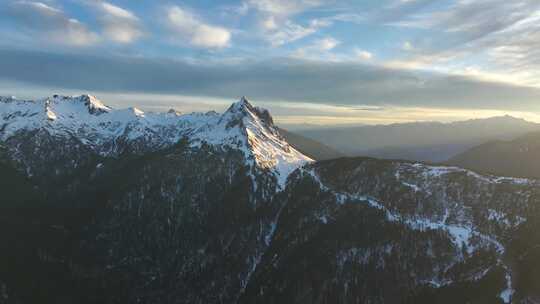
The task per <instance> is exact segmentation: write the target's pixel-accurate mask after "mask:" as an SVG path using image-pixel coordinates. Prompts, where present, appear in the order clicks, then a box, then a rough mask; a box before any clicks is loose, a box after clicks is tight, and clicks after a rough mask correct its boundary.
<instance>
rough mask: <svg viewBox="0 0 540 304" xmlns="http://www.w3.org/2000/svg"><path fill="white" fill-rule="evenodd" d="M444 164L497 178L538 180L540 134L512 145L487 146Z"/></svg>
mask: <svg viewBox="0 0 540 304" xmlns="http://www.w3.org/2000/svg"><path fill="white" fill-rule="evenodd" d="M446 163H448V164H451V165H455V166H460V167H464V168H470V169H472V170H477V171H480V172H488V173H492V174H498V175H507V176H516V177H528V178H540V133H531V134H528V135H526V136H523V137H520V138H517V139H515V140H511V141H492V142H488V143H485V144H482V145H479V146H476V147H474V148H471V149H469V150H467V151H466V152H463V153H461V154H459V155H457V156H455V157H453V158H451V159H450V160H448V161H447V162H446Z"/></svg>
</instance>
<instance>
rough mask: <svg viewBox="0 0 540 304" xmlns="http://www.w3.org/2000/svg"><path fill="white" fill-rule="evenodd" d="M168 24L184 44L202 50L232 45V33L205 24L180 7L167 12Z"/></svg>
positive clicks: (171, 8) (173, 7)
mask: <svg viewBox="0 0 540 304" xmlns="http://www.w3.org/2000/svg"><path fill="white" fill-rule="evenodd" d="M166 18H167V23H168V26H169V28H170V29H171V30H172V31H173V33H174V34H176V35H179V38H180V40H181V41H182V42H183V43H187V44H190V45H192V46H195V47H200V48H210V49H214V48H225V47H228V46H229V45H230V41H231V32H230V31H229V30H228V29H226V28H224V27H219V26H215V25H211V24H208V23H205V22H204V21H203V20H201V18H199V17H198V16H197V15H195V14H193V13H192V12H190V11H188V10H186V9H184V8H181V7H179V6H171V7H169V8H168V10H167V16H166Z"/></svg>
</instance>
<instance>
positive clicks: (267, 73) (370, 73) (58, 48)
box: [0, 0, 540, 129]
mask: <svg viewBox="0 0 540 304" xmlns="http://www.w3.org/2000/svg"><path fill="white" fill-rule="evenodd" d="M57 93H58V94H67V95H75V94H82V93H90V94H93V95H96V96H97V97H98V98H100V99H101V100H103V101H104V102H105V103H106V104H109V105H112V106H115V107H120V108H121V107H127V106H137V107H140V108H142V109H144V110H151V111H162V110H167V109H169V108H175V109H177V110H180V111H183V112H191V111H206V110H213V109H214V110H218V111H220V110H224V109H225V108H226V107H227V106H228V105H229V104H230V103H231V102H233V101H235V100H237V99H238V98H239V97H240V96H243V95H245V96H247V97H248V98H249V99H250V100H251V101H252V102H253V103H254V104H256V105H260V106H263V107H266V108H269V109H270V111H271V112H272V113H273V116H274V118H275V120H276V121H277V122H278V123H279V124H280V125H282V126H286V127H289V128H291V129H294V128H312V127H332V126H341V125H355V124H387V123H395V122H407V121H455V120H463V119H469V118H482V117H490V116H496V115H505V114H509V115H513V116H517V117H522V118H525V119H529V120H533V121H540V1H538V0H512V1H508V0H223V1H216V0H186V1H174V0H173V1H160V0H152V1H150V0H138V1H133V0H132V1H128V0H109V1H100V0H42V1H28V0H2V1H0V95H14V96H17V97H19V98H35V97H43V96H50V95H52V94H57Z"/></svg>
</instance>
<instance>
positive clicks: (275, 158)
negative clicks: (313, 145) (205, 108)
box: [0, 95, 540, 304]
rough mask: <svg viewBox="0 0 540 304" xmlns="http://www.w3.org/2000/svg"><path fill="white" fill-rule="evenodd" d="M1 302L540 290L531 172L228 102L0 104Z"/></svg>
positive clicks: (503, 298) (321, 299)
mask: <svg viewBox="0 0 540 304" xmlns="http://www.w3.org/2000/svg"><path fill="white" fill-rule="evenodd" d="M0 187H1V188H0V189H1V190H2V202H1V204H0V238H2V240H3V242H0V303H23V304H24V303H37V302H39V303H60V304H64V303H65V304H67V303H75V302H76V303H201V304H202V303H216V304H217V303H316V304H326V303H343V304H346V303H377V304H387V303H391V304H392V303H415V304H417V303H421V304H423V303H426V304H427V303H448V304H450V303H452V304H454V303H486V304H487V303H489V304H491V303H523V304H529V303H537V302H538V301H539V300H540V292H539V291H538V288H537V287H538V284H539V283H540V276H539V275H538V274H539V273H540V271H537V270H538V269H540V263H539V262H538V261H540V250H539V248H540V246H539V245H538V244H540V232H539V231H540V229H538V227H540V191H539V190H540V182H538V181H536V180H529V179H515V178H505V177H497V176H489V175H480V174H477V173H474V172H472V171H468V170H465V169H461V168H457V167H445V166H430V165H426V164H421V163H414V162H402V161H385V160H376V159H370V158H341V159H336V160H328V161H320V162H315V161H312V160H311V159H309V158H308V157H306V156H304V155H302V154H301V153H300V152H298V151H297V150H295V149H293V148H292V147H291V146H290V145H289V144H288V143H287V142H286V140H284V139H283V137H282V136H281V135H280V134H279V131H278V129H277V127H276V126H274V123H273V121H272V117H271V115H270V114H269V113H268V111H266V110H263V109H260V108H257V107H254V106H253V105H251V104H250V103H249V102H248V101H247V100H246V99H245V98H242V99H241V100H240V101H239V102H236V103H234V104H232V105H231V107H230V108H229V109H227V110H226V111H225V112H224V113H223V114H218V113H215V112H209V113H199V114H198V113H193V114H179V113H177V112H175V111H169V112H167V113H144V112H143V111H140V110H137V109H134V108H131V109H122V110H115V109H112V108H111V107H108V106H106V105H104V104H103V103H102V102H100V101H99V100H97V99H96V98H94V97H92V96H87V95H83V96H79V97H61V96H53V97H51V98H44V99H41V100H37V101H20V100H16V99H14V98H2V99H1V100H0Z"/></svg>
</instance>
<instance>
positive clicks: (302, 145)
mask: <svg viewBox="0 0 540 304" xmlns="http://www.w3.org/2000/svg"><path fill="white" fill-rule="evenodd" d="M279 133H281V135H282V136H283V137H284V138H285V140H286V141H287V142H288V143H289V144H291V146H293V147H294V148H295V149H297V150H298V151H300V152H302V153H303V154H304V155H307V156H309V157H311V158H312V159H315V160H327V159H335V158H340V157H343V156H345V155H344V154H343V153H340V152H338V151H337V150H336V149H333V148H330V147H329V146H327V145H325V144H322V143H320V142H318V141H316V140H313V139H311V138H307V137H305V136H301V135H299V134H297V133H294V132H290V131H287V130H285V129H281V128H280V129H279Z"/></svg>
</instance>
